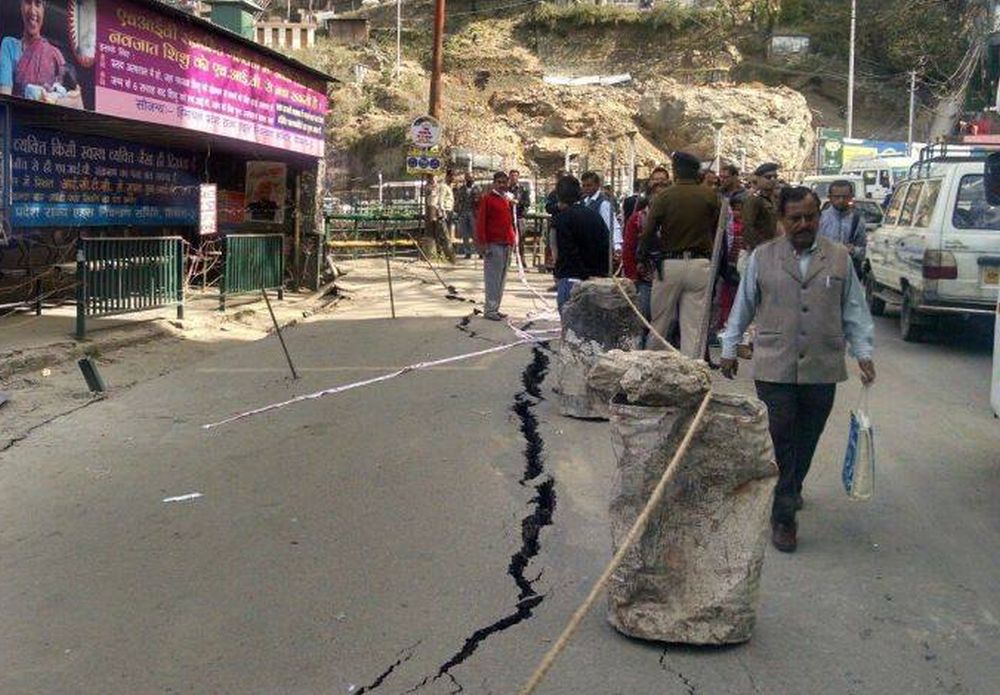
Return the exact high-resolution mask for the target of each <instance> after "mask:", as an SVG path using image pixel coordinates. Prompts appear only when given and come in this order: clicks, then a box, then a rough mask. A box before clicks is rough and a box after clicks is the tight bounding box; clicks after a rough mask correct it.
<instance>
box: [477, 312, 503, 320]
mask: <svg viewBox="0 0 1000 695" xmlns="http://www.w3.org/2000/svg"><path fill="white" fill-rule="evenodd" d="M483 318H484V319H486V320H487V321H503V320H504V319H505V318H507V314H501V313H500V312H499V311H491V312H489V313H488V314H483Z"/></svg>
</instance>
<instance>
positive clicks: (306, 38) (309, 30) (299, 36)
mask: <svg viewBox="0 0 1000 695" xmlns="http://www.w3.org/2000/svg"><path fill="white" fill-rule="evenodd" d="M254 40H255V41H256V42H257V43H259V44H262V45H264V46H267V47H269V48H289V49H291V50H294V51H298V50H302V49H303V48H312V47H313V46H315V45H316V25H314V24H304V23H292V22H280V21H271V22H258V23H257V26H256V28H255V30H254Z"/></svg>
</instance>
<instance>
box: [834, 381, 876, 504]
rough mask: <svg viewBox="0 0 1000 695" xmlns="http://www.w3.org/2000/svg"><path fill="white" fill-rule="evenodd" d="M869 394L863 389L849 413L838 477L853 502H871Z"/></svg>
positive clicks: (872, 445)
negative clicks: (841, 465) (844, 450)
mask: <svg viewBox="0 0 1000 695" xmlns="http://www.w3.org/2000/svg"><path fill="white" fill-rule="evenodd" d="M869 390H870V389H869V387H868V386H867V385H866V386H865V387H864V388H863V390H862V392H861V397H860V398H859V399H858V405H857V407H855V408H854V410H852V411H851V424H850V427H849V429H848V431H847V451H846V452H845V453H844V467H843V469H842V470H841V474H840V477H841V480H842V481H843V483H844V490H846V491H847V496H848V497H850V498H851V499H852V500H867V499H871V497H872V495H873V494H875V435H874V433H873V432H872V423H871V418H870V417H869V414H870V413H871V410H870V408H869V405H868V392H869Z"/></svg>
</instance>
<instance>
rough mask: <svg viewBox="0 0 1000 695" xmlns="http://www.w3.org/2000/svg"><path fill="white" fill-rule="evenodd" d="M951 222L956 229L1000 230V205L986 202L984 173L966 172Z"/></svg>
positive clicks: (961, 182) (960, 184) (959, 188)
mask: <svg viewBox="0 0 1000 695" xmlns="http://www.w3.org/2000/svg"><path fill="white" fill-rule="evenodd" d="M951 223H952V224H953V225H955V228H956V229H994V230H998V231H1000V206H998V205H990V204H989V203H987V202H986V193H985V191H984V190H983V175H982V174H966V175H965V176H963V177H962V180H961V181H959V183H958V194H957V195H956V198H955V212H954V213H953V214H952V217H951Z"/></svg>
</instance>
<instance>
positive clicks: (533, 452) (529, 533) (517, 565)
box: [406, 346, 556, 693]
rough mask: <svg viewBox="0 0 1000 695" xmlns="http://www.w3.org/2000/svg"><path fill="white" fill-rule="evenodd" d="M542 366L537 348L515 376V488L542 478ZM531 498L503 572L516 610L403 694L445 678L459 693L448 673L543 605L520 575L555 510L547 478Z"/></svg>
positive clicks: (545, 367)
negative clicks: (518, 460)
mask: <svg viewBox="0 0 1000 695" xmlns="http://www.w3.org/2000/svg"><path fill="white" fill-rule="evenodd" d="M548 366H549V358H548V356H547V355H546V354H545V352H544V351H543V350H542V349H541V348H540V347H539V346H535V347H534V348H533V349H532V361H531V363H530V364H529V365H528V366H527V367H525V369H524V372H523V373H522V375H521V381H522V383H523V385H524V391H522V392H520V393H518V394H517V395H516V396H515V397H514V405H513V407H512V410H513V411H514V413H515V414H516V415H517V416H518V418H519V419H520V420H521V433H522V434H523V435H524V438H525V447H524V456H525V473H524V476H523V477H522V478H521V480H520V481H519V484H521V485H524V484H525V483H526V482H528V481H531V480H535V479H537V478H538V477H539V476H541V474H542V473H544V472H545V465H544V458H543V450H544V442H543V441H542V438H541V435H539V433H538V419H537V418H536V417H535V415H534V413H533V412H532V409H533V408H534V407H535V406H536V405H538V403H539V402H541V401H542V400H543V397H542V394H541V390H540V387H541V384H542V381H544V379H545V374H546V372H547V371H548ZM532 397H533V399H532ZM535 492H536V493H537V494H536V495H535V496H534V497H532V498H531V501H530V502H529V504H530V505H531V506H532V510H531V513H529V514H528V515H527V516H526V517H524V518H523V519H522V520H521V547H520V549H518V551H517V552H515V553H514V554H513V555H512V556H511V558H510V564H509V565H508V566H507V574H509V575H510V576H511V578H513V580H514V583H515V584H516V585H517V588H518V589H519V593H518V602H517V609H516V610H515V611H514V612H513V613H509V614H508V615H505V616H504V617H502V618H500V619H499V620H497V621H495V622H493V623H491V624H490V625H487V626H485V627H481V628H479V629H478V630H476V631H475V632H473V633H472V634H471V635H470V636H469V637H468V638H466V640H465V642H464V643H463V645H462V648H461V649H460V650H459V651H458V652H456V653H455V654H454V655H453V656H452V657H451V658H450V659H448V660H447V661H445V662H444V663H443V664H442V665H441V666H440V667H439V668H438V670H437V673H436V674H434V675H433V676H427V677H426V678H424V679H423V680H422V681H421V682H420V683H418V684H417V685H416V686H414V687H413V688H411V689H410V690H407V691H406V692H407V693H414V692H416V691H417V690H419V689H420V688H422V687H424V686H425V685H427V684H428V683H433V682H434V681H437V680H439V679H441V678H444V677H446V676H447V677H448V678H449V679H450V680H451V681H452V683H454V684H455V685H456V686H457V687H458V688H459V689H458V690H455V691H453V692H461V686H460V685H459V684H458V682H457V681H456V680H455V677H454V676H453V675H452V674H451V670H452V669H453V668H455V667H456V666H458V665H459V664H461V663H462V662H464V661H465V660H466V659H468V658H469V657H470V656H472V654H473V653H474V652H475V651H476V649H478V648H479V646H480V645H481V644H482V643H483V642H485V641H486V640H487V639H489V638H490V637H492V636H493V635H495V634H497V633H499V632H503V631H504V630H507V629H508V628H511V627H513V626H514V625H517V624H518V623H521V622H523V621H525V620H527V619H528V618H530V617H531V616H532V614H533V612H534V610H535V608H537V607H538V605H539V604H541V602H542V601H543V600H545V595H544V594H539V593H538V592H537V591H536V590H535V588H534V584H535V582H537V581H538V580H539V579H541V577H542V572H539V573H538V576H537V577H535V578H534V579H528V578H526V577H525V576H524V571H525V570H526V569H527V567H528V564H529V563H530V562H531V560H532V559H533V558H534V557H535V556H537V555H538V553H539V552H540V550H541V544H540V542H539V535H540V534H541V530H542V529H543V528H544V527H546V526H549V525H550V524H551V523H552V515H553V512H554V511H555V507H556V493H555V480H554V479H553V478H552V477H551V476H549V477H547V478H545V479H544V480H542V481H541V482H539V483H538V484H537V485H535Z"/></svg>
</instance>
